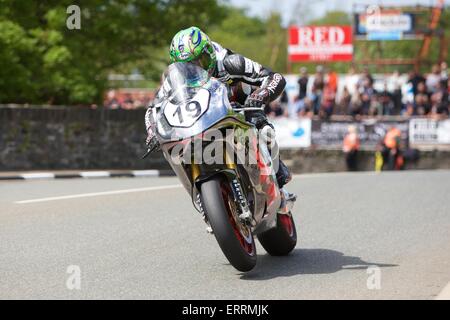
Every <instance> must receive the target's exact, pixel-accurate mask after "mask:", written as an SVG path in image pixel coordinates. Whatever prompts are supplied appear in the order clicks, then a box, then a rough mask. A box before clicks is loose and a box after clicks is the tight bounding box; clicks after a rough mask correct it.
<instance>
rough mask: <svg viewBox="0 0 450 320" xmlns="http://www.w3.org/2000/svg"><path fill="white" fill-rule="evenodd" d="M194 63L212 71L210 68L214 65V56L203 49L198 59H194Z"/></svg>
mask: <svg viewBox="0 0 450 320" xmlns="http://www.w3.org/2000/svg"><path fill="white" fill-rule="evenodd" d="M192 63H194V64H196V65H198V66H199V67H200V68H202V69H203V70H206V71H210V68H211V67H212V58H211V56H210V55H209V53H208V52H205V51H203V52H202V54H201V55H200V56H199V57H198V58H197V59H195V60H193V61H192Z"/></svg>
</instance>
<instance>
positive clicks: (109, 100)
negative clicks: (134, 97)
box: [103, 90, 120, 109]
mask: <svg viewBox="0 0 450 320" xmlns="http://www.w3.org/2000/svg"><path fill="white" fill-rule="evenodd" d="M103 105H104V106H105V108H107V109H119V108H120V103H119V100H118V99H117V97H116V91H115V90H109V91H108V93H107V95H106V99H105V101H104V102H103Z"/></svg>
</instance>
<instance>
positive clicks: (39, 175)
mask: <svg viewBox="0 0 450 320" xmlns="http://www.w3.org/2000/svg"><path fill="white" fill-rule="evenodd" d="M20 176H21V177H22V178H24V179H27V180H28V179H53V178H54V177H55V174H53V173H50V172H36V173H24V174H21V175H20Z"/></svg>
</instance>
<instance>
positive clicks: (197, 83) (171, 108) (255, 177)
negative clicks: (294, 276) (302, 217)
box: [148, 63, 297, 272]
mask: <svg viewBox="0 0 450 320" xmlns="http://www.w3.org/2000/svg"><path fill="white" fill-rule="evenodd" d="M161 90H163V98H162V99H159V100H158V101H157V103H156V104H155V105H154V107H153V108H152V116H153V119H154V121H155V124H156V137H157V139H158V142H159V144H160V148H161V150H162V152H163V155H164V157H165V159H166V160H167V161H168V162H169V164H170V166H171V167H172V169H173V170H174V172H175V173H176V175H177V176H178V178H179V179H180V180H181V183H182V185H183V186H184V188H185V189H186V191H187V192H188V193H189V194H190V196H191V197H192V202H193V205H194V207H195V209H196V210H197V211H198V212H199V213H200V214H201V216H202V217H203V219H204V221H205V222H206V224H207V231H208V232H210V233H212V234H214V236H215V238H216V240H217V242H218V244H219V246H220V248H221V249H222V252H223V253H224V255H225V257H226V258H227V259H228V261H229V262H230V264H231V265H232V266H233V267H235V268H236V269H237V270H239V271H242V272H246V271H249V270H251V269H253V268H254V266H255V265H256V260H257V255H256V246H255V236H256V237H257V238H258V239H259V241H260V243H261V245H262V246H263V248H264V249H265V250H266V251H267V252H268V253H269V254H270V255H276V256H279V255H287V254H289V253H290V252H291V251H292V250H293V249H294V247H295V246H296V243H297V231H296V227H295V223H294V220H293V217H292V214H291V209H292V207H293V204H294V201H295V199H294V198H292V197H289V194H288V193H287V192H285V191H284V190H283V189H280V188H279V187H278V184H277V180H276V176H275V170H274V161H273V157H272V156H271V153H270V151H269V147H268V145H269V144H267V143H260V140H259V138H258V137H259V136H260V135H258V130H257V129H256V128H255V126H254V125H253V124H252V123H250V122H248V121H246V116H245V113H246V112H247V111H248V110H251V109H249V108H243V107H242V106H240V105H239V104H237V103H233V102H230V90H229V88H228V87H227V85H225V84H223V83H222V82H220V81H218V80H217V79H214V78H212V77H210V76H209V74H208V73H207V72H206V71H205V70H204V69H202V68H200V67H199V66H197V65H195V64H193V63H173V64H171V65H170V66H169V67H168V69H167V70H166V72H165V73H164V75H163V79H162V87H161ZM151 151H152V150H148V153H150V152H151ZM206 151H208V152H206ZM206 154H207V155H209V158H208V159H206V158H207V157H206ZM211 159H213V160H214V161H211Z"/></svg>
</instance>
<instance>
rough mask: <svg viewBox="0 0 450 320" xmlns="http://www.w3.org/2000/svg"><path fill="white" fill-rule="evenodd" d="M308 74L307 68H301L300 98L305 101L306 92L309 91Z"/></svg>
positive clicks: (299, 81) (299, 80)
mask: <svg viewBox="0 0 450 320" xmlns="http://www.w3.org/2000/svg"><path fill="white" fill-rule="evenodd" d="M308 81H309V77H308V72H307V69H306V68H305V67H302V68H300V78H298V80H297V83H298V98H299V99H300V100H303V99H304V98H305V97H306V92H307V89H308Z"/></svg>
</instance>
